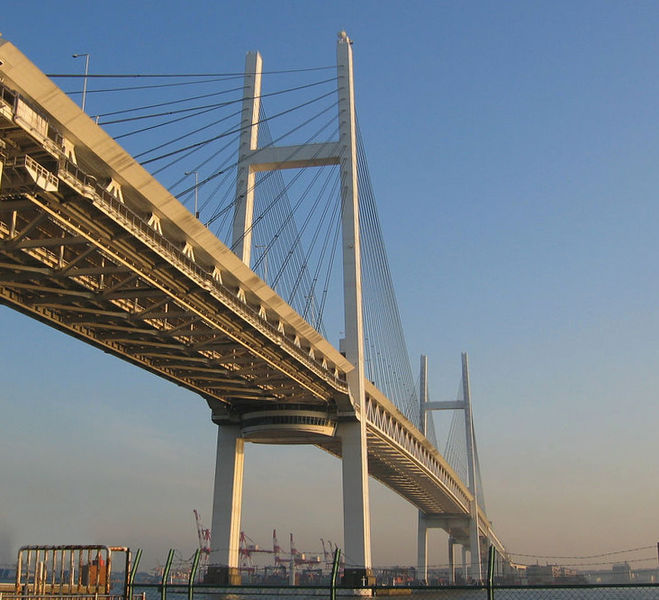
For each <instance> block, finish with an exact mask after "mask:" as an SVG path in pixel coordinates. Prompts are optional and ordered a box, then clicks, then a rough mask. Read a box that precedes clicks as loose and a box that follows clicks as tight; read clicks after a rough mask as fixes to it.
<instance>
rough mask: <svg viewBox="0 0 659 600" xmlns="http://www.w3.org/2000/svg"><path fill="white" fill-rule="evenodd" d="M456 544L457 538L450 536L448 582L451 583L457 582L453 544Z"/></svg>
mask: <svg viewBox="0 0 659 600" xmlns="http://www.w3.org/2000/svg"><path fill="white" fill-rule="evenodd" d="M454 545H455V540H454V539H453V536H450V535H449V536H448V582H449V583H450V584H454V583H455V563H454V561H453V546H454Z"/></svg>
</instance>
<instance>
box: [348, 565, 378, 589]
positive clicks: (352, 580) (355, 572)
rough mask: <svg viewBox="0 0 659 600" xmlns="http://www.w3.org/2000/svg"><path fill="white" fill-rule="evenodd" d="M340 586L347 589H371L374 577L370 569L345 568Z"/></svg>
mask: <svg viewBox="0 0 659 600" xmlns="http://www.w3.org/2000/svg"><path fill="white" fill-rule="evenodd" d="M341 585H342V586H343V587H348V588H360V587H371V586H373V585H375V575H373V571H372V570H371V569H365V568H364V567H361V568H347V567H346V568H345V569H344V570H343V579H342V580H341Z"/></svg>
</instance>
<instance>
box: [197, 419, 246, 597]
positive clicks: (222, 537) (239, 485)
mask: <svg viewBox="0 0 659 600" xmlns="http://www.w3.org/2000/svg"><path fill="white" fill-rule="evenodd" d="M244 449H245V440H244V439H243V438H242V437H241V433H240V426H239V425H233V424H230V425H229V424H227V425H224V424H222V425H220V426H219V427H218V431H217V456H216V459H215V461H216V462H215V489H214V492H213V520H212V526H211V532H212V533H211V553H210V557H209V567H208V574H207V578H206V581H207V583H216V584H220V585H222V584H229V585H237V584H239V583H240V571H239V570H238V566H239V565H238V560H239V554H238V550H239V544H240V515H241V511H242V500H243V467H244V462H245V453H244Z"/></svg>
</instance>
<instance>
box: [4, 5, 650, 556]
mask: <svg viewBox="0 0 659 600" xmlns="http://www.w3.org/2000/svg"><path fill="white" fill-rule="evenodd" d="M145 24H148V26H147V27H145ZM658 26H659V6H658V5H657V4H656V3H653V2H634V3H630V2H604V1H598V2H595V1H584V2H579V3H575V2H521V1H520V2H514V1H511V2H505V3H502V2H497V3H495V2H470V3H459V2H452V3H449V2H433V3H431V2H332V3H329V2H328V3H325V2H305V3H302V2H297V3H296V2H249V3H240V2H189V3H182V2H181V3H178V2H173V1H160V2H141V3H134V2H124V1H118V2H113V3H95V2H71V1H62V2H58V3H50V2H33V1H29V0H27V1H24V2H22V3H21V4H20V6H19V5H18V4H16V5H15V6H14V7H13V8H12V9H11V10H8V11H5V15H4V18H3V23H2V25H1V28H0V29H1V31H2V34H3V36H4V37H6V38H7V39H9V40H10V41H12V42H13V43H14V44H16V45H17V46H18V48H19V49H21V50H22V51H23V52H24V53H25V54H26V55H27V56H28V57H29V58H30V59H31V60H32V61H33V62H34V63H36V64H37V66H39V67H40V68H41V69H42V70H43V71H45V72H54V71H55V72H78V71H80V69H81V67H82V64H81V62H80V61H78V62H76V61H74V60H73V59H72V58H71V54H72V53H74V52H89V53H90V54H91V63H90V68H91V70H92V72H94V71H96V72H190V71H198V72H209V71H222V72H225V71H241V70H242V68H243V60H244V55H245V52H246V51H248V50H257V49H258V50H260V52H261V53H262V54H263V57H264V61H265V66H266V68H273V69H274V68H289V67H307V66H320V65H331V64H333V63H334V60H335V55H334V53H335V39H336V37H335V34H336V32H337V31H338V30H340V29H345V30H346V31H348V33H349V35H350V36H351V37H352V38H353V39H354V52H355V65H356V66H355V69H356V87H357V104H358V113H359V116H360V123H361V128H362V133H363V135H364V139H365V144H366V150H367V154H368V158H369V164H370V169H371V175H372V178H373V183H374V187H375V192H376V196H377V199H378V204H379V211H380V217H381V220H382V224H383V228H384V233H385V236H386V239H387V248H388V253H389V258H390V262H391V267H392V271H393V274H394V278H395V282H396V285H397V293H398V298H399V304H400V307H401V314H402V319H403V323H404V325H405V328H406V333H407V339H408V346H409V350H410V355H411V357H412V361H413V365H416V364H417V360H418V358H417V357H418V355H419V354H420V353H426V354H428V355H429V358H430V368H431V381H432V384H431V394H432V397H433V399H448V398H452V397H454V395H455V392H456V389H457V385H458V379H459V359H460V352H461V351H468V352H469V355H470V364H471V369H472V373H471V376H472V386H473V402H474V407H475V416H476V428H477V429H476V430H477V436H478V439H479V451H480V456H481V466H482V470H483V478H484V484H485V493H486V498H487V504H488V513H489V516H490V517H491V518H492V519H493V520H494V523H495V528H496V530H497V532H498V534H499V535H500V537H501V538H502V540H503V542H504V543H505V544H506V545H507V546H508V547H509V549H510V550H511V551H513V552H522V553H530V554H540V555H547V554H554V555H565V554H568V555H578V554H593V553H597V552H599V551H602V552H604V551H608V550H618V549H624V548H632V547H637V546H649V545H652V544H654V543H655V542H656V540H657V535H658V534H659V517H657V512H656V499H657V498H658V497H659V484H658V483H657V481H658V479H657V471H658V469H657V461H656V455H657V449H658V448H657V441H656V423H657V422H658V418H659V408H658V403H657V389H658V384H659V368H658V364H659V361H658V358H659V356H658V353H659V350H658V348H659V343H658V342H657V340H659V309H658V308H657V302H656V298H657V296H658V292H659V289H658V288H659V283H658V282H659V278H658V277H657V266H656V265H657V257H658V256H659V241H658V237H657V235H656V231H657V227H656V224H657V223H658V222H659V208H658V204H657V190H658V189H659V185H658V183H659V175H658V173H659V171H658V169H657V165H658V164H659V128H658V127H657V123H659V108H658V107H659V77H658V75H657V74H658V73H659V47H658V46H659V41H658V40H659V37H658V36H657V34H656V33H657V31H658V30H659V29H658ZM89 102H90V103H91V102H93V98H91V97H90V98H89ZM89 110H90V111H93V106H91V104H90V108H89ZM0 330H1V331H2V332H3V342H2V344H1V345H0V365H1V366H0V377H1V379H2V381H3V384H2V386H1V387H0V406H1V410H2V419H1V420H0V423H1V425H0V428H1V432H2V433H1V435H0V440H1V441H0V448H1V449H2V457H3V459H2V463H1V466H0V479H1V480H2V482H3V483H2V486H1V487H0V553H2V554H0V561H2V560H9V559H11V555H13V554H14V551H15V548H16V547H17V546H19V545H22V544H24V543H67V542H70V543H77V542H80V543H86V542H99V543H108V544H130V545H133V546H143V547H145V549H146V550H147V556H148V559H147V560H149V561H152V562H155V561H157V560H163V558H164V556H165V554H166V549H167V548H168V547H170V546H175V547H179V548H181V549H183V550H186V549H187V550H189V552H190V553H191V552H192V549H193V547H194V544H195V531H194V527H193V522H192V509H193V508H195V507H196V508H198V509H200V510H201V512H202V515H204V517H205V520H206V521H207V523H209V522H210V502H211V488H212V470H213V460H214V438H215V431H214V426H213V425H212V424H211V422H210V419H209V415H208V410H207V408H206V406H205V403H204V402H203V401H202V400H200V399H199V398H196V397H195V396H194V395H192V394H190V393H188V392H185V391H183V390H181V389H179V388H177V387H175V386H173V385H171V384H168V383H166V382H163V381H159V380H157V379H156V378H154V377H152V376H150V375H148V374H146V373H141V372H139V371H138V370H137V369H135V368H133V367H131V366H130V365H127V364H123V363H121V362H120V361H119V360H117V359H114V358H111V357H108V356H106V355H104V354H103V353H100V352H98V351H96V350H93V349H91V348H88V347H86V346H84V345H82V344H81V343H78V342H76V341H73V340H70V339H68V338H66V336H63V335H62V334H59V333H57V332H54V331H51V330H49V329H48V328H46V327H45V326H43V325H40V324H37V323H35V322H32V321H30V320H28V319H27V318H25V317H22V316H21V315H19V314H17V313H14V312H12V311H10V310H9V309H6V308H0ZM246 464H247V467H246V484H245V486H246V487H245V511H244V519H243V523H244V529H245V531H246V532H247V533H248V535H250V536H251V537H252V538H254V539H255V540H257V541H258V542H259V543H260V544H263V545H264V544H267V543H268V542H269V536H270V535H271V531H272V528H274V527H277V528H278V531H279V535H280V539H281V540H283V539H285V537H286V536H287V533H288V531H290V530H292V531H294V532H295V534H296V538H297V540H298V547H300V548H303V549H305V550H309V551H312V550H319V549H320V542H319V538H320V537H323V538H325V539H328V538H329V539H333V540H335V541H339V542H340V541H341V536H342V531H341V519H342V517H341V496H340V468H339V464H338V462H337V461H335V460H334V459H332V458H331V457H329V456H325V455H323V454H322V453H320V451H318V450H316V449H312V448H307V449H304V450H302V449H299V448H262V447H255V446H250V447H249V448H248V454H247V463H246ZM372 502H373V505H374V520H373V537H374V562H375V563H377V564H392V563H401V562H408V563H411V562H413V561H414V556H415V548H416V537H415V536H416V533H415V530H416V516H415V511H414V510H413V509H412V508H411V507H409V506H408V505H406V504H405V503H404V502H403V501H402V500H400V499H398V498H397V497H395V496H394V495H393V494H392V493H390V492H388V491H386V490H383V489H381V488H380V486H378V485H377V484H374V485H373V499H372ZM394 514H395V515H396V518H395V519H392V515H394ZM433 540H434V541H435V542H436V547H434V548H433V549H431V556H430V559H431V562H436V563H440V562H443V560H444V556H445V548H444V545H445V542H444V538H442V537H441V536H440V535H436V536H433ZM8 549H10V550H8Z"/></svg>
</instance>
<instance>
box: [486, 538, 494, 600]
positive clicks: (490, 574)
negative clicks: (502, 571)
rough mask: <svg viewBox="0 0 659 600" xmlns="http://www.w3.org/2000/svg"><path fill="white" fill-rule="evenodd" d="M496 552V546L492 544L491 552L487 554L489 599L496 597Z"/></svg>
mask: <svg viewBox="0 0 659 600" xmlns="http://www.w3.org/2000/svg"><path fill="white" fill-rule="evenodd" d="M495 552H496V550H495V549H494V546H492V545H490V549H489V552H488V554H487V598H488V600H493V599H494V587H493V584H494V561H495V558H496V556H495Z"/></svg>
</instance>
